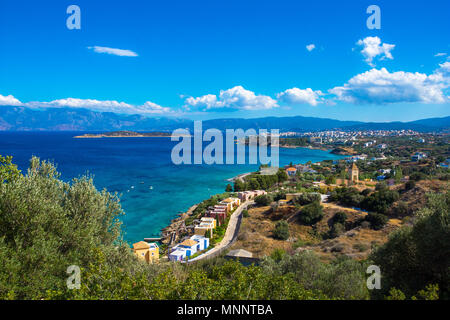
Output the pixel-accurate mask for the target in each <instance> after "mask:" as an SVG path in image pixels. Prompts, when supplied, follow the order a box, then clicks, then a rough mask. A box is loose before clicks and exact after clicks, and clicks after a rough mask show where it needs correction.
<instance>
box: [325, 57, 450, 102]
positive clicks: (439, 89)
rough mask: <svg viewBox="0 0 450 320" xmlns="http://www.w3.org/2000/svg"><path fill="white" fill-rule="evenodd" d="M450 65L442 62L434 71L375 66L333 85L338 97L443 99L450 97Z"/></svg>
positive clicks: (400, 100)
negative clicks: (340, 84)
mask: <svg viewBox="0 0 450 320" xmlns="http://www.w3.org/2000/svg"><path fill="white" fill-rule="evenodd" d="M448 67H449V65H447V64H446V63H444V64H442V65H440V68H439V69H437V70H436V71H435V72H434V73H433V74H431V75H426V74H423V73H418V72H416V73H411V72H404V71H398V72H393V73H390V72H389V71H387V70H386V69H385V68H382V69H380V70H377V69H372V70H369V71H367V72H364V73H361V74H358V75H356V76H354V77H353V78H351V79H350V80H349V81H348V82H347V83H346V84H344V85H343V86H340V87H335V88H333V89H330V90H329V92H330V93H332V94H334V95H336V97H337V99H338V100H341V101H345V102H350V103H356V104H364V103H376V104H386V103H396V102H423V103H443V102H446V101H448V97H446V96H445V94H444V92H443V91H444V89H446V88H448V87H449V78H448Z"/></svg>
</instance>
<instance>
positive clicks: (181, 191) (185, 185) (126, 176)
mask: <svg viewBox="0 0 450 320" xmlns="http://www.w3.org/2000/svg"><path fill="white" fill-rule="evenodd" d="M77 134H79V133H73V132H58V133H43V132H2V133H0V154H1V155H12V156H13V162H14V163H16V164H17V165H18V166H19V168H20V169H21V170H26V168H27V167H28V164H29V160H30V158H31V156H33V155H35V156H38V157H40V158H41V159H47V160H51V161H53V162H54V163H55V164H57V167H58V170H59V172H60V173H61V177H62V179H64V180H69V179H71V178H72V177H78V176H80V175H83V174H85V173H89V174H92V175H94V183H95V185H96V186H97V188H99V189H102V188H106V189H107V190H108V191H111V192H118V193H119V194H120V195H121V196H120V198H121V203H122V207H123V209H124V211H125V213H126V215H125V216H124V217H123V218H122V219H123V223H124V230H125V239H126V240H127V241H130V242H135V241H139V240H143V238H144V237H152V236H158V235H159V233H160V230H161V229H162V228H164V227H166V226H167V225H168V224H169V223H170V220H172V219H173V218H175V217H176V216H177V214H178V213H180V212H184V211H186V210H187V209H188V208H189V207H190V206H192V205H193V204H196V203H198V202H200V201H201V200H203V199H206V198H208V197H209V196H211V195H213V194H216V193H220V192H223V191H224V190H225V186H226V185H227V184H228V183H229V182H228V181H227V179H229V178H232V177H234V176H236V175H238V174H241V173H245V172H250V171H255V170H257V169H258V167H259V165H248V164H247V165H205V164H204V165H178V166H177V165H174V164H173V163H172V161H171V150H172V147H173V146H174V145H175V144H176V143H177V142H172V141H170V138H102V139H74V138H73V136H75V135H77ZM339 158H342V156H337V155H333V154H331V153H329V152H326V151H321V150H311V149H305V148H297V149H283V148H282V149H280V165H286V164H289V163H290V162H293V163H305V162H308V161H313V162H317V161H321V160H326V159H339Z"/></svg>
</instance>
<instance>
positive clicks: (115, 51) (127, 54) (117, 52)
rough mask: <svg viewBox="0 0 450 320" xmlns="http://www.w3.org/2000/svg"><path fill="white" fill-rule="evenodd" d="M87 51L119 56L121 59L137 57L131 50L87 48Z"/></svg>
mask: <svg viewBox="0 0 450 320" xmlns="http://www.w3.org/2000/svg"><path fill="white" fill-rule="evenodd" d="M88 49H90V50H93V51H94V52H97V53H107V54H112V55H115V56H121V57H137V56H138V54H137V53H136V52H133V51H131V50H124V49H116V48H108V47H99V46H93V47H88Z"/></svg>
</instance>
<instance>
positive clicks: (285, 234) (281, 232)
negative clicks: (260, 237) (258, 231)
mask: <svg viewBox="0 0 450 320" xmlns="http://www.w3.org/2000/svg"><path fill="white" fill-rule="evenodd" d="M273 235H274V237H275V238H276V239H280V240H287V239H289V225H288V223H287V221H285V220H281V221H278V222H277V223H276V225H275V229H274V230H273Z"/></svg>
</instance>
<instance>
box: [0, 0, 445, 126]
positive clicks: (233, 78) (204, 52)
mask: <svg viewBox="0 0 450 320" xmlns="http://www.w3.org/2000/svg"><path fill="white" fill-rule="evenodd" d="M72 4H75V5H78V6H79V7H80V9H81V29H80V30H69V29H68V28H67V27H66V19H67V18H68V17H69V14H67V13H66V9H67V7H68V6H69V5H72ZM372 4H376V5H378V6H379V7H380V9H381V29H380V30H369V29H368V28H367V27H366V20H367V18H368V17H369V14H367V13H366V9H367V7H368V6H369V5H372ZM448 12H450V2H449V1H446V0H429V1H361V0H359V1H356V0H355V1H348V0H346V1H321V0H319V1H280V0H278V1H261V0H259V1H243V0H241V1H234V0H229V1H212V0H209V1H195V0H192V1H152V0H149V1H143V0H142V1H136V0H128V1H99V0H90V1H81V0H73V1H70V2H69V1H45V0H42V1H21V0H15V1H12V0H3V1H2V2H1V3H0V107H1V105H6V104H13V105H14V104H15V105H24V106H28V107H32V108H36V107H41V108H42V107H46V108H50V107H53V108H54V107H63V106H69V107H74V108H76V107H88V108H91V109H93V110H99V111H115V112H126V113H143V114H147V115H149V116H177V117H186V118H195V119H209V118H223V117H243V118H250V117H260V116H291V115H304V116H317V117H329V118H335V119H341V120H362V121H394V120H401V121H409V120H416V119H421V118H428V117H442V116H448V115H450V112H449V107H450V102H449V101H450V100H449V95H450V93H449V86H450V76H449V71H450V60H449V58H448V56H449V53H450V37H449V30H450V19H449V17H448V15H449V14H448ZM312 44H313V45H314V47H313V46H310V47H309V49H310V50H308V49H307V46H308V45H312ZM112 49H121V50H125V51H117V50H112ZM108 52H110V53H108Z"/></svg>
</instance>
